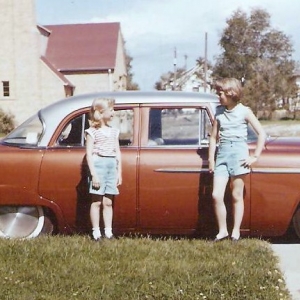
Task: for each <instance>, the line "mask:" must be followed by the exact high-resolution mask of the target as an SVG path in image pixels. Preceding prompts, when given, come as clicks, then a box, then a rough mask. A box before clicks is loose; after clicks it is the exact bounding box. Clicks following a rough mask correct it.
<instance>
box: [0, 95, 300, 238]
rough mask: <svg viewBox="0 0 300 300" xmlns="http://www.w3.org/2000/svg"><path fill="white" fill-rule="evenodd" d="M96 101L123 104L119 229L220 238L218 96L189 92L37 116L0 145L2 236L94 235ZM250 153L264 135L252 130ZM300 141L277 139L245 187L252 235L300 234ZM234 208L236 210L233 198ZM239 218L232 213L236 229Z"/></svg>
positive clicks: (84, 100) (83, 99)
mask: <svg viewBox="0 0 300 300" xmlns="http://www.w3.org/2000/svg"><path fill="white" fill-rule="evenodd" d="M97 97H110V98H111V97H112V98H114V99H115V100H116V105H115V110H116V113H115V117H114V120H113V122H112V126H117V127H118V128H119V129H120V146H121V152H122V166H123V184H122V186H121V187H120V195H119V196H117V197H116V199H115V201H114V224H113V227H114V232H115V234H116V235H123V234H135V233H138V234H164V235H172V234H175V235H193V236H199V237H208V236H214V235H215V234H216V222H215V218H214V213H213V205H212V199H211V192H212V175H211V174H210V173H209V172H208V138H209V134H210V130H211V126H212V120H213V117H214V112H215V109H216V107H217V106H218V105H219V101H218V98H217V97H216V96H215V95H213V94H208V93H207V94H201V93H184V92H138V91H136V92H113V93H95V94H89V95H81V96H74V97H70V98H67V99H64V100H61V101H58V102H56V103H54V104H52V105H50V106H48V107H46V108H44V109H41V110H40V111H39V112H38V113H37V114H36V115H34V116H32V117H31V118H30V119H28V120H27V121H26V122H24V123H23V124H21V125H20V126H19V127H17V128H16V129H15V130H14V131H12V132H11V133H10V134H9V135H7V136H6V137H4V138H3V139H2V140H1V142H0V161H1V168H0V236H1V237H4V238H32V237H37V236H39V235H41V234H51V233H61V234H70V233H88V232H89V231H90V227H91V225H90V221H89V206H90V201H91V199H90V195H89V193H88V180H89V170H88V167H87V162H86V154H85V134H84V130H85V129H86V128H88V126H89V120H88V119H89V109H90V105H91V103H92V101H93V100H94V99H95V98H97ZM249 132H250V134H249V149H250V151H253V150H254V148H255V145H256V136H255V135H254V134H253V131H251V130H250V129H249ZM299 182H300V138H299V139H298V138H278V137H274V138H272V137H269V138H268V140H267V141H266V144H265V148H264V151H263V153H262V155H261V157H260V158H259V161H258V162H257V163H256V164H255V166H253V169H252V172H251V174H250V175H249V176H248V177H247V180H246V186H245V192H244V195H245V214H244V218H243V223H242V235H243V236H279V235H283V234H284V233H285V232H286V231H287V229H288V228H289V226H290V225H291V224H293V225H294V227H295V230H296V233H297V235H298V236H299V237H300V206H299V203H300V202H299V201H300V186H299ZM226 204H227V205H228V208H229V211H231V197H230V193H228V192H227V193H226ZM231 217H232V216H231V214H229V216H228V220H229V224H231Z"/></svg>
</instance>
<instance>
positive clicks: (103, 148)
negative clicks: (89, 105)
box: [85, 126, 119, 157]
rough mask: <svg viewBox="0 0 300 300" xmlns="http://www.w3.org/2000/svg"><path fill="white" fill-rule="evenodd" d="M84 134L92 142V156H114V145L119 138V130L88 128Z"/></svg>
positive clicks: (106, 127)
mask: <svg viewBox="0 0 300 300" xmlns="http://www.w3.org/2000/svg"><path fill="white" fill-rule="evenodd" d="M85 132H86V134H89V135H90V136H91V137H92V138H93V140H94V148H93V154H97V155H101V156H112V157H114V156H116V145H117V144H116V143H117V141H118V138H119V129H117V128H112V127H108V126H105V127H100V128H94V127H90V128H89V129H87V130H86V131H85Z"/></svg>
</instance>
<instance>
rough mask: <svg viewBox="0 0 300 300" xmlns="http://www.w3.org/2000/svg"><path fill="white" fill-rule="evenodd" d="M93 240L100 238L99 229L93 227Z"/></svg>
mask: <svg viewBox="0 0 300 300" xmlns="http://www.w3.org/2000/svg"><path fill="white" fill-rule="evenodd" d="M93 238H94V239H95V240H97V239H100V238H101V232H100V227H95V228H93Z"/></svg>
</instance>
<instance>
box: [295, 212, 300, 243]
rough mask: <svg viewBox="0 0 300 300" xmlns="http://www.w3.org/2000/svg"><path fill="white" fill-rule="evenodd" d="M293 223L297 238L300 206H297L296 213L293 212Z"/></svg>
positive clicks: (299, 228)
mask: <svg viewBox="0 0 300 300" xmlns="http://www.w3.org/2000/svg"><path fill="white" fill-rule="evenodd" d="M293 225H294V229H295V232H296V234H297V236H298V238H300V207H298V209H297V211H296V213H295V214H294V217H293Z"/></svg>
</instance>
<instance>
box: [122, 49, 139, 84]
mask: <svg viewBox="0 0 300 300" xmlns="http://www.w3.org/2000/svg"><path fill="white" fill-rule="evenodd" d="M132 59H133V58H132V57H131V56H129V55H128V54H127V53H126V54H125V61H126V71H127V85H126V90H139V89H140V88H139V85H138V84H137V83H135V82H133V75H134V74H133V73H132V71H131V70H132V66H131V62H132Z"/></svg>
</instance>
